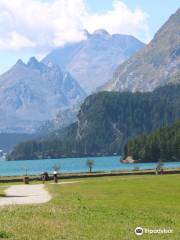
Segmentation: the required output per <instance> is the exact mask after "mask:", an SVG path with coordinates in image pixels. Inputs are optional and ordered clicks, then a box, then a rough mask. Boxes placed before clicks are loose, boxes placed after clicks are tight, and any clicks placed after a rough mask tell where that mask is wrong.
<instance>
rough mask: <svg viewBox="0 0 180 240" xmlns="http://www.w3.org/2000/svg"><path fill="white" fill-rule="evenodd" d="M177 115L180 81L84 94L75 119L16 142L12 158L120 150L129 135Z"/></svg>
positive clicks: (169, 121) (179, 111)
mask: <svg viewBox="0 0 180 240" xmlns="http://www.w3.org/2000/svg"><path fill="white" fill-rule="evenodd" d="M178 119H180V85H178V84H177V85H167V86H164V87H161V88H158V89H157V90H154V91H153V92H148V93H131V92H124V93H119V92H100V93H96V94H93V95H91V96H89V97H87V98H86V100H85V101H84V103H83V104H82V106H81V109H80V111H79V114H78V121H77V122H76V123H74V124H72V125H70V126H69V127H67V128H65V129H61V130H58V131H55V132H53V133H51V134H49V135H47V136H46V137H43V138H41V139H39V140H36V141H30V142H25V143H22V144H20V145H18V146H17V147H16V148H15V149H14V151H13V152H12V154H11V156H10V158H11V159H37V158H46V157H52V158H58V157H64V156H73V157H79V156H98V155H112V154H114V153H117V154H121V153H122V152H123V149H124V145H125V144H126V143H127V141H128V140H129V139H131V138H134V137H136V136H139V135H141V134H144V133H150V132H152V131H154V130H155V129H157V128H160V127H162V126H164V125H167V126H169V125H171V124H173V123H174V122H175V121H176V120H178Z"/></svg>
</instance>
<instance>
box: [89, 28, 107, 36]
mask: <svg viewBox="0 0 180 240" xmlns="http://www.w3.org/2000/svg"><path fill="white" fill-rule="evenodd" d="M93 35H99V36H110V34H109V33H108V32H107V31H106V30H104V29H97V30H96V31H94V32H93Z"/></svg>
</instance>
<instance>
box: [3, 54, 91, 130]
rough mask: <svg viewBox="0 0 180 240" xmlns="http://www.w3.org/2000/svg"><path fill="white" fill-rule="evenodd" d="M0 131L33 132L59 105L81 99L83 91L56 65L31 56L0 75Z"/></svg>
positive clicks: (63, 105)
mask: <svg viewBox="0 0 180 240" xmlns="http://www.w3.org/2000/svg"><path fill="white" fill-rule="evenodd" d="M0 83H1V86H0V110H1V113H2V114H1V116H0V131H3V132H4V131H7V132H23V133H26V132H27V133H29V132H34V131H35V129H36V128H37V127H39V126H40V125H41V124H42V122H44V121H46V120H48V119H51V118H54V117H55V116H56V114H57V113H58V112H59V110H60V109H63V108H67V107H70V106H72V105H74V104H75V103H77V102H78V101H81V100H82V99H83V98H84V97H85V96H86V93H85V92H84V90H83V89H82V88H81V87H80V86H79V84H78V83H77V81H76V80H75V79H74V78H72V77H71V75H70V74H69V73H67V72H66V73H63V72H62V71H61V69H60V67H59V66H57V65H51V66H47V65H45V64H43V63H42V62H39V61H38V60H37V59H36V58H34V57H32V58H31V59H30V60H29V61H28V63H27V64H25V63H24V62H23V61H22V60H18V61H17V63H16V64H15V65H14V66H13V67H12V68H11V69H10V70H9V71H7V72H6V73H4V74H3V75H1V76H0Z"/></svg>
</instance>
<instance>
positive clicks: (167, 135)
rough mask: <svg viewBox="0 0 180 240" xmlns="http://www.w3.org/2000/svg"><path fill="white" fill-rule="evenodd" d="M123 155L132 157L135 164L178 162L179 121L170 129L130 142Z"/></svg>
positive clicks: (179, 147)
mask: <svg viewBox="0 0 180 240" xmlns="http://www.w3.org/2000/svg"><path fill="white" fill-rule="evenodd" d="M124 155H125V157H127V156H132V158H133V159H134V160H135V161H136V162H157V161H159V160H161V161H163V162H164V161H167V162H169V161H179V160H180V120H179V121H177V122H176V123H175V124H173V126H171V127H164V128H161V129H158V130H156V131H155V132H153V133H151V134H148V135H143V136H140V137H138V138H135V139H133V140H130V141H129V142H128V143H127V145H126V147H125V153H124Z"/></svg>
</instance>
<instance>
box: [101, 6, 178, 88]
mask: <svg viewBox="0 0 180 240" xmlns="http://www.w3.org/2000/svg"><path fill="white" fill-rule="evenodd" d="M177 80H178V81H179V82H180V9H178V11H177V12H176V13H175V14H174V15H172V16H171V17H170V18H169V20H168V21H167V22H166V23H165V24H164V25H163V26H162V27H161V28H160V30H159V31H158V32H157V33H156V35H155V37H154V38H153V40H152V41H151V42H150V43H149V44H148V45H147V46H145V47H144V48H143V49H141V50H140V51H138V52H137V53H136V54H135V55H133V56H132V57H131V58H130V59H129V60H127V61H126V62H125V63H123V64H122V65H120V66H119V67H118V68H117V69H116V71H115V72H114V75H113V78H112V80H111V81H109V82H107V83H106V84H105V85H104V86H103V87H101V88H100V90H101V91H106V90H107V91H132V92H135V91H142V92H144V91H152V90H153V89H155V88H156V87H158V86H162V85H165V84H167V83H168V82H174V81H175V82H176V81H177Z"/></svg>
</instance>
